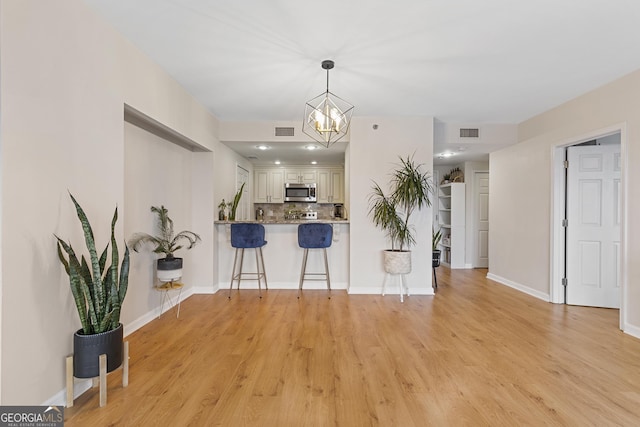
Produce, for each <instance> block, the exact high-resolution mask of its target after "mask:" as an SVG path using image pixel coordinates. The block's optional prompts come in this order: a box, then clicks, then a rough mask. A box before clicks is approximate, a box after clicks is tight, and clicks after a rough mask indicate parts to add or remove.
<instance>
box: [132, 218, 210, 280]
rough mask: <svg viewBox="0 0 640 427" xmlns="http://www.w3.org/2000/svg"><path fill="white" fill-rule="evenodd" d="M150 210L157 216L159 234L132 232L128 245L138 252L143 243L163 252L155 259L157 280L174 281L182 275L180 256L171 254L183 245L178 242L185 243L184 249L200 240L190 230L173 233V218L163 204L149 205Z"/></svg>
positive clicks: (158, 251)
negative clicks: (158, 205)
mask: <svg viewBox="0 0 640 427" xmlns="http://www.w3.org/2000/svg"><path fill="white" fill-rule="evenodd" d="M151 212H153V213H155V214H157V216H158V217H157V225H158V230H159V234H158V235H157V236H152V235H150V234H147V233H134V234H133V235H132V236H131V238H130V239H129V246H131V248H132V249H133V250H134V251H136V252H138V249H140V247H142V246H143V245H145V244H151V245H153V246H154V248H153V252H155V253H157V254H164V258H159V259H158V260H157V268H158V269H157V276H158V280H159V281H161V282H163V283H168V282H174V281H176V280H178V279H180V278H181V277H182V258H179V257H175V256H173V253H174V252H176V251H178V250H180V249H182V248H183V247H184V246H183V245H181V244H180V243H181V242H182V241H184V242H185V244H186V245H187V246H186V249H191V248H193V247H194V246H195V245H196V244H197V243H198V242H199V241H200V236H198V235H197V234H196V233H194V232H192V231H181V232H179V233H178V234H175V235H174V232H173V220H172V219H171V218H170V217H169V211H168V210H167V208H165V207H164V206H160V207H156V206H151Z"/></svg>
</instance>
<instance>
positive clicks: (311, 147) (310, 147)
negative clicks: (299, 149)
mask: <svg viewBox="0 0 640 427" xmlns="http://www.w3.org/2000/svg"><path fill="white" fill-rule="evenodd" d="M304 148H306V149H307V150H315V149H317V148H318V146H317V145H313V144H310V145H305V146H304Z"/></svg>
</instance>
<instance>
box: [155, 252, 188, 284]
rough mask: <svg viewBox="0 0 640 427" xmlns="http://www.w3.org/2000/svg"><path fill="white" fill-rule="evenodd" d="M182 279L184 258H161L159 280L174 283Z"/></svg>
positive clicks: (159, 261)
mask: <svg viewBox="0 0 640 427" xmlns="http://www.w3.org/2000/svg"><path fill="white" fill-rule="evenodd" d="M181 277H182V258H177V257H171V258H168V257H166V258H160V259H159V260H158V280H160V281H161V282H173V281H175V280H178V279H179V278H181Z"/></svg>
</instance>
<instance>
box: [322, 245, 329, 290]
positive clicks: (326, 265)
mask: <svg viewBox="0 0 640 427" xmlns="http://www.w3.org/2000/svg"><path fill="white" fill-rule="evenodd" d="M322 250H323V252H324V271H325V274H326V275H327V289H328V290H329V299H331V277H330V276H329V261H327V248H322Z"/></svg>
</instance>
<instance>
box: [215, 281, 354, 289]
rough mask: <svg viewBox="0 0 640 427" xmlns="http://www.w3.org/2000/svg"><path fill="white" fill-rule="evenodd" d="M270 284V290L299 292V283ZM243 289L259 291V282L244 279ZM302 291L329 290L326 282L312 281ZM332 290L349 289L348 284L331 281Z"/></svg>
mask: <svg viewBox="0 0 640 427" xmlns="http://www.w3.org/2000/svg"><path fill="white" fill-rule="evenodd" d="M268 284H269V289H274V290H275V289H287V290H297V289H298V287H299V284H298V282H271V281H270V282H268ZM237 288H238V282H233V290H237ZM222 289H226V290H227V291H228V290H229V284H228V283H227V284H226V288H222ZM242 289H258V282H256V281H253V280H251V281H249V282H245V281H244V279H243V281H242V283H240V290H242ZM262 289H264V283H263V287H262ZM302 289H303V290H304V289H320V290H321V289H324V290H326V289H327V283H326V282H325V281H323V280H322V281H316V282H310V281H305V282H304V284H303V285H302ZM331 289H332V290H340V289H347V284H346V282H334V281H333V280H332V281H331Z"/></svg>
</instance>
